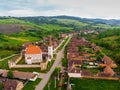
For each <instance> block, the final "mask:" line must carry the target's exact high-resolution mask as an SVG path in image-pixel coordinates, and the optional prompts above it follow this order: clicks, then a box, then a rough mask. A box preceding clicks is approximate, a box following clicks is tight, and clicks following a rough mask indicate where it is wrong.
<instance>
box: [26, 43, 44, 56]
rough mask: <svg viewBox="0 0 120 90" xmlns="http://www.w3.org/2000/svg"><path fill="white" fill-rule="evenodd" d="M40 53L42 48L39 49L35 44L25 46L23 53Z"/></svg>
mask: <svg viewBox="0 0 120 90" xmlns="http://www.w3.org/2000/svg"><path fill="white" fill-rule="evenodd" d="M40 53H42V50H41V49H40V47H38V46H35V45H29V46H28V47H27V48H26V52H25V54H40Z"/></svg>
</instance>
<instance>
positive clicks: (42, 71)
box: [11, 60, 55, 73]
mask: <svg viewBox="0 0 120 90" xmlns="http://www.w3.org/2000/svg"><path fill="white" fill-rule="evenodd" d="M54 61H55V60H52V61H51V62H49V63H48V66H47V69H46V70H41V69H40V68H13V69H11V70H18V71H23V72H41V73H47V72H48V71H49V70H50V69H51V67H52V65H53V63H54ZM23 63H24V61H23V60H21V61H20V62H19V64H23Z"/></svg>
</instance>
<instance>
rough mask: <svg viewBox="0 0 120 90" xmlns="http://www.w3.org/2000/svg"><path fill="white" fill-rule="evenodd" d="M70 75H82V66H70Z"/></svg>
mask: <svg viewBox="0 0 120 90" xmlns="http://www.w3.org/2000/svg"><path fill="white" fill-rule="evenodd" d="M68 76H69V77H82V76H81V69H80V68H68Z"/></svg>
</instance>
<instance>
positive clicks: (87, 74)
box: [81, 70, 92, 76]
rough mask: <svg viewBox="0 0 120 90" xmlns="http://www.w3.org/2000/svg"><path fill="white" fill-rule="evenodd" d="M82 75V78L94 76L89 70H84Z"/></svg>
mask: <svg viewBox="0 0 120 90" xmlns="http://www.w3.org/2000/svg"><path fill="white" fill-rule="evenodd" d="M81 75H82V76H91V75H92V74H91V72H90V71H88V70H82V71H81Z"/></svg>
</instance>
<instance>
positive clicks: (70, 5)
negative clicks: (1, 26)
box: [0, 0, 120, 19]
mask: <svg viewBox="0 0 120 90" xmlns="http://www.w3.org/2000/svg"><path fill="white" fill-rule="evenodd" d="M56 15H69V16H77V17H83V18H104V19H120V0H0V16H56Z"/></svg>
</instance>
